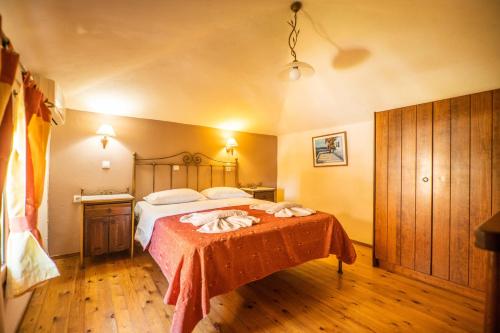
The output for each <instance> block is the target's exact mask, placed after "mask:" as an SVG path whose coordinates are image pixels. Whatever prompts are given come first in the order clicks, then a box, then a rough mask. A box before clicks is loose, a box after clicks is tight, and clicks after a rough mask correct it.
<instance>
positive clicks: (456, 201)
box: [450, 96, 470, 286]
mask: <svg viewBox="0 0 500 333" xmlns="http://www.w3.org/2000/svg"><path fill="white" fill-rule="evenodd" d="M450 108H451V170H450V187H451V191H450V202H451V204H450V206H451V210H450V281H453V282H455V283H458V284H461V285H464V286H466V285H468V283H469V168H470V163H469V161H470V160H469V151H470V96H463V97H457V98H452V99H451V102H450Z"/></svg>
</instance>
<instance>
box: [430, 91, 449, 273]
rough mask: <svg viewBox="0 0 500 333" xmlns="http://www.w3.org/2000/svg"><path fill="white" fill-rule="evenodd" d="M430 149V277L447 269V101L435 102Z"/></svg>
mask: <svg viewBox="0 0 500 333" xmlns="http://www.w3.org/2000/svg"><path fill="white" fill-rule="evenodd" d="M432 134H433V149H432V179H433V181H432V275H434V276H437V277H440V278H442V279H448V277H449V269H450V100H448V99H446V100H442V101H438V102H434V119H433V133H432Z"/></svg>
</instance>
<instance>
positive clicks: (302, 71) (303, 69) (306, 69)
mask: <svg viewBox="0 0 500 333" xmlns="http://www.w3.org/2000/svg"><path fill="white" fill-rule="evenodd" d="M313 74H314V68H313V67H312V66H311V65H309V64H308V63H305V62H302V61H298V60H294V61H292V62H290V63H288V64H286V66H285V68H284V69H283V70H282V71H281V72H280V74H279V76H280V78H281V79H282V80H284V81H296V80H298V79H299V78H301V77H307V76H311V75H313Z"/></svg>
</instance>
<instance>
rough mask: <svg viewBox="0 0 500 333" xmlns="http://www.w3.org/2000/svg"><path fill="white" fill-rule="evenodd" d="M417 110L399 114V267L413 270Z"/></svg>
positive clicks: (407, 110)
mask: <svg viewBox="0 0 500 333" xmlns="http://www.w3.org/2000/svg"><path fill="white" fill-rule="evenodd" d="M416 125H417V108H416V107H415V106H410V107H406V108H403V109H402V113H401V146H402V149H401V265H402V266H405V267H408V268H410V269H414V268H415V177H416V173H415V172H416V170H415V164H416V150H417V133H416V130H417V127H416Z"/></svg>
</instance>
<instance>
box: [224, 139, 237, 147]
mask: <svg viewBox="0 0 500 333" xmlns="http://www.w3.org/2000/svg"><path fill="white" fill-rule="evenodd" d="M226 147H228V148H234V147H238V142H236V140H235V139H234V138H229V139H227V141H226Z"/></svg>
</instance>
